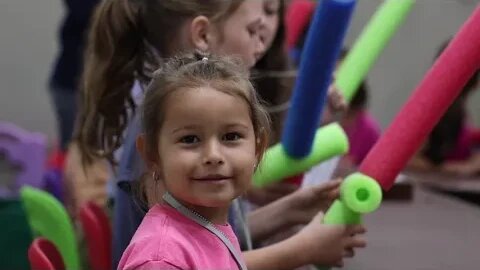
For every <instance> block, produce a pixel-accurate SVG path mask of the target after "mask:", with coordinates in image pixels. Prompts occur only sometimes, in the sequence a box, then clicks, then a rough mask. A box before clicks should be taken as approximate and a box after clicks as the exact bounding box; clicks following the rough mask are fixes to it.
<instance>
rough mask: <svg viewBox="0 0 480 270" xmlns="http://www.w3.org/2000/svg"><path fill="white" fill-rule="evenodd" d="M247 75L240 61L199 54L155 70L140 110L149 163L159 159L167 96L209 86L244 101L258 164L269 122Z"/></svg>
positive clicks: (264, 144)
mask: <svg viewBox="0 0 480 270" xmlns="http://www.w3.org/2000/svg"><path fill="white" fill-rule="evenodd" d="M248 76H249V75H248V71H247V70H245V69H244V68H242V65H241V64H240V63H239V62H234V61H232V60H231V59H229V58H226V57H218V58H217V57H205V56H204V55H201V54H198V53H196V54H188V55H185V56H180V57H175V58H172V59H171V60H170V61H168V62H167V63H166V64H165V65H164V66H163V67H162V68H160V69H159V70H157V71H156V72H155V73H154V75H153V79H152V82H151V83H150V85H149V86H148V88H147V93H146V95H145V101H144V104H143V111H142V117H143V122H142V124H143V130H144V136H145V150H146V153H145V155H146V158H147V159H148V161H149V162H155V161H157V160H158V153H157V151H156V149H158V134H159V132H160V129H161V125H162V122H163V120H164V119H163V115H164V113H163V109H164V108H165V104H164V103H165V101H166V100H167V98H168V96H169V95H170V94H171V93H173V92H174V91H176V90H179V89H195V88H201V87H211V88H213V89H215V90H218V91H220V92H223V93H227V94H229V95H232V96H235V97H238V98H240V99H242V100H243V101H245V103H246V104H247V105H248V107H249V111H250V118H251V120H252V124H253V129H254V133H255V139H256V152H257V158H258V160H259V161H260V160H261V158H262V156H263V153H264V152H265V150H266V148H267V147H268V136H269V134H270V120H269V117H268V113H267V112H266V111H265V109H264V108H263V106H262V105H261V102H260V99H259V98H258V97H257V94H256V91H255V89H254V87H253V85H252V83H251V82H250V80H249V77H248Z"/></svg>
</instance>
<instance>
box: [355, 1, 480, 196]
mask: <svg viewBox="0 0 480 270" xmlns="http://www.w3.org/2000/svg"><path fill="white" fill-rule="evenodd" d="M479 67H480V5H477V7H476V8H475V11H474V12H473V14H472V15H471V16H470V18H469V19H468V20H467V21H466V22H465V23H464V25H463V26H462V28H461V29H460V30H459V32H458V33H457V35H456V36H455V37H454V38H453V40H452V41H451V42H450V44H449V46H448V47H447V48H446V49H445V50H444V52H443V53H442V55H441V56H440V57H439V58H438V59H437V61H436V62H435V63H434V65H433V66H432V68H431V69H430V70H429V71H428V73H427V74H426V75H425V77H424V78H423V80H422V81H421V82H420V84H419V85H418V86H417V88H416V89H415V90H414V92H413V94H412V96H411V97H410V99H409V100H408V101H407V103H406V104H405V105H404V106H403V108H402V109H401V110H400V112H399V113H398V114H397V116H396V117H395V119H394V120H393V122H392V124H391V125H390V127H389V128H388V129H387V130H386V131H385V133H384V134H383V136H382V137H381V138H380V140H379V141H378V142H377V144H376V145H375V146H374V147H373V148H372V150H371V151H370V152H369V154H368V155H367V157H366V158H365V159H364V161H363V162H362V164H361V165H360V168H359V171H360V172H362V173H364V174H365V175H368V176H370V177H372V178H374V179H375V180H377V181H378V182H379V184H380V185H381V186H382V188H383V189H384V190H389V189H390V188H391V187H392V185H393V183H394V180H395V178H396V176H397V175H398V173H399V172H400V170H402V169H403V167H404V166H405V164H406V163H407V162H408V160H409V159H410V158H411V157H412V155H413V154H414V153H415V152H416V151H417V150H418V149H419V147H420V145H421V143H422V142H423V141H424V140H425V138H426V137H427V136H428V134H429V133H430V132H431V130H432V129H433V127H434V126H435V124H436V123H437V122H438V121H439V120H440V118H441V117H442V115H443V114H444V113H445V111H446V110H447V109H448V107H449V106H450V104H451V103H452V102H453V101H454V100H455V98H456V97H457V96H458V94H459V93H460V92H461V91H462V89H463V87H464V86H465V84H466V83H467V82H468V80H469V79H470V77H471V76H472V75H473V74H474V73H475V72H476V71H477V70H478V69H479Z"/></svg>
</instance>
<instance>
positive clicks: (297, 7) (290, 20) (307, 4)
mask: <svg viewBox="0 0 480 270" xmlns="http://www.w3.org/2000/svg"><path fill="white" fill-rule="evenodd" d="M315 5H316V4H315V2H314V1H312V0H294V1H292V2H291V3H290V5H289V6H288V8H287V12H286V14H285V25H286V28H287V37H286V40H287V48H288V49H292V48H294V47H295V45H296V43H297V42H298V40H299V39H300V37H301V35H302V34H303V32H304V31H305V28H308V26H309V25H310V20H311V19H312V17H313V12H314V11H315Z"/></svg>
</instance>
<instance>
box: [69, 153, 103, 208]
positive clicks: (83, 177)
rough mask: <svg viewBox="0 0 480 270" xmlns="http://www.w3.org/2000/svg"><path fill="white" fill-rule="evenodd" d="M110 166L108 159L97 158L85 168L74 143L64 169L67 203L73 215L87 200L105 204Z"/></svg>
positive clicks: (101, 204)
mask: <svg viewBox="0 0 480 270" xmlns="http://www.w3.org/2000/svg"><path fill="white" fill-rule="evenodd" d="M110 176H111V175H110V166H109V164H108V162H107V161H106V160H103V159H96V160H95V161H94V162H93V163H92V164H90V165H87V166H86V167H85V168H84V167H83V165H82V161H81V154H80V150H79V149H78V147H77V146H76V145H75V144H73V145H72V146H71V147H70V148H69V150H68V153H67V158H66V161H65V169H64V181H65V183H64V184H65V186H66V191H65V193H66V202H67V203H66V205H67V209H68V210H69V212H70V214H71V215H72V216H75V214H76V213H77V211H78V210H79V207H81V206H82V205H83V204H84V203H85V202H87V201H93V202H95V203H96V204H98V205H100V206H104V205H105V204H106V202H107V199H108V194H107V182H108V180H109V179H110Z"/></svg>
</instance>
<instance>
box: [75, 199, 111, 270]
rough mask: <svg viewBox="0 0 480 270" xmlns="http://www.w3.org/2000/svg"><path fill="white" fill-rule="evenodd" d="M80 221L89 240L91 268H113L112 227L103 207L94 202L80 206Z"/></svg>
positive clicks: (102, 269) (96, 269) (95, 269)
mask: <svg viewBox="0 0 480 270" xmlns="http://www.w3.org/2000/svg"><path fill="white" fill-rule="evenodd" d="M79 217H80V223H81V225H82V229H83V233H84V236H85V239H86V242H87V249H88V256H89V262H90V268H91V269H93V270H104V269H111V268H112V229H111V227H110V222H109V219H108V217H107V215H106V213H105V212H104V211H103V209H102V208H101V207H100V206H98V205H97V204H95V203H93V202H88V203H86V204H84V205H83V206H82V207H81V208H80V215H79Z"/></svg>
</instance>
